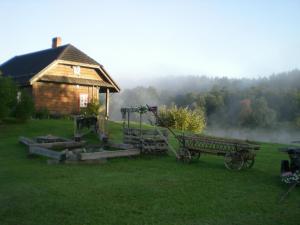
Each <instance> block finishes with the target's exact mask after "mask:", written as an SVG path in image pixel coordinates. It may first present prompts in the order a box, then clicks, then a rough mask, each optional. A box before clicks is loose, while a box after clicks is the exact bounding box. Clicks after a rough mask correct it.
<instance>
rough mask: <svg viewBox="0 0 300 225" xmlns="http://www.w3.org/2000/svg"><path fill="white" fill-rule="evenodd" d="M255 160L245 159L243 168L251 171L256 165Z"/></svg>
mask: <svg viewBox="0 0 300 225" xmlns="http://www.w3.org/2000/svg"><path fill="white" fill-rule="evenodd" d="M254 162H255V160H254V159H245V160H244V165H243V168H245V169H250V168H252V166H253V165H254Z"/></svg>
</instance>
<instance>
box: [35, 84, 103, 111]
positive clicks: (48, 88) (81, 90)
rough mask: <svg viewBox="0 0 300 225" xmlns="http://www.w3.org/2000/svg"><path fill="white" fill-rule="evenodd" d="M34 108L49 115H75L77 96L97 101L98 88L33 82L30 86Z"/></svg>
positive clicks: (77, 102) (77, 107) (77, 105)
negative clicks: (42, 110) (47, 111)
mask: <svg viewBox="0 0 300 225" xmlns="http://www.w3.org/2000/svg"><path fill="white" fill-rule="evenodd" d="M32 94H33V97H34V102H35V108H36V110H39V109H41V108H47V109H48V110H49V111H50V113H51V114H77V113H79V111H80V108H79V95H80V94H88V96H89V101H90V100H91V99H92V98H94V99H97V100H98V99H99V88H97V87H90V86H79V85H70V84H57V83H49V82H35V83H34V84H33V86H32Z"/></svg>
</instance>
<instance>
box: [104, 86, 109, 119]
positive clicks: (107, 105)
mask: <svg viewBox="0 0 300 225" xmlns="http://www.w3.org/2000/svg"><path fill="white" fill-rule="evenodd" d="M105 117H106V119H108V117H109V89H108V88H107V89H106V98H105Z"/></svg>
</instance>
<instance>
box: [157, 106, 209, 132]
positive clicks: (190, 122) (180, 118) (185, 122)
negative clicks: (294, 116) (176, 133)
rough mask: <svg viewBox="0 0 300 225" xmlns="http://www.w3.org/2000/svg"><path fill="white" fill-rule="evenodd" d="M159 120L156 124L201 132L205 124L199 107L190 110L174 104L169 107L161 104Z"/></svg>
mask: <svg viewBox="0 0 300 225" xmlns="http://www.w3.org/2000/svg"><path fill="white" fill-rule="evenodd" d="M159 117H160V121H158V125H160V126H166V127H172V128H175V129H178V130H181V131H193V132H201V131H202V130H203V129H204V128H205V126H206V121H205V116H204V112H203V110H202V109H201V108H197V109H195V110H190V109H188V108H187V107H186V108H178V107H177V106H176V105H174V106H172V107H171V108H167V107H165V106H163V107H162V108H160V110H159Z"/></svg>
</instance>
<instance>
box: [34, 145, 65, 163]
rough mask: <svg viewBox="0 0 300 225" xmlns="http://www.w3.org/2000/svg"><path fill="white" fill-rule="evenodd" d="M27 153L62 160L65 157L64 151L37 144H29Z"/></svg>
mask: <svg viewBox="0 0 300 225" xmlns="http://www.w3.org/2000/svg"><path fill="white" fill-rule="evenodd" d="M29 154H36V155H42V156H46V157H49V158H51V159H57V160H63V159H65V153H63V152H57V151H53V150H50V149H46V148H42V147H38V146H30V148H29Z"/></svg>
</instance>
